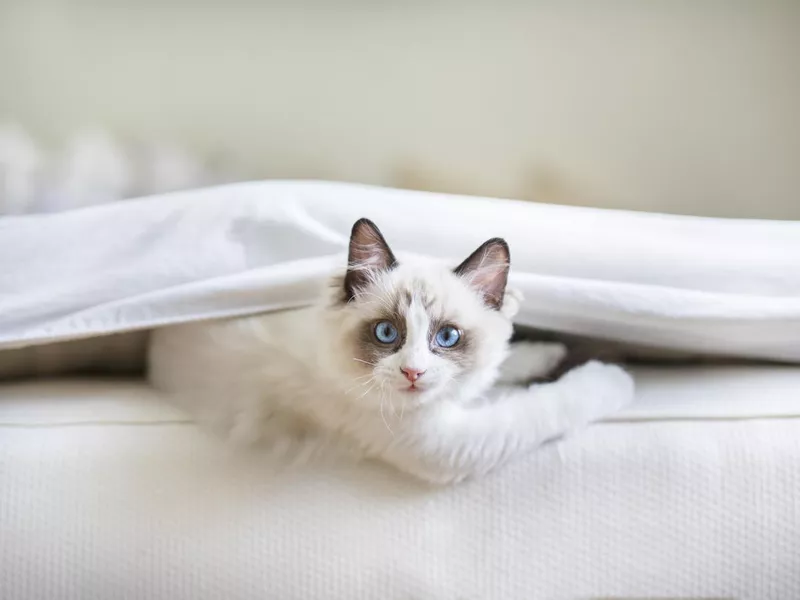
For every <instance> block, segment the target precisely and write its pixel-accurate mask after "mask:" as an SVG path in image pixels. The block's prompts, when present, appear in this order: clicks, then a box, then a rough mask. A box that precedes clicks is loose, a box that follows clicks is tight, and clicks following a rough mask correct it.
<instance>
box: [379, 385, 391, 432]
mask: <svg viewBox="0 0 800 600" xmlns="http://www.w3.org/2000/svg"><path fill="white" fill-rule="evenodd" d="M380 409H381V419H382V420H383V424H384V425H386V429H388V430H389V433H391V434H392V437H394V431H392V428H391V427H389V423H388V422H387V421H386V415H384V414H383V395H381V403H380Z"/></svg>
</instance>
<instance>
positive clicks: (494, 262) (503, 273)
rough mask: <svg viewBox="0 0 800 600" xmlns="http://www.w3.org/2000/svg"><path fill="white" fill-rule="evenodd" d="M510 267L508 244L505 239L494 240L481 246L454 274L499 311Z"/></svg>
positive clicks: (487, 303)
mask: <svg viewBox="0 0 800 600" xmlns="http://www.w3.org/2000/svg"><path fill="white" fill-rule="evenodd" d="M510 267H511V253H510V252H509V251H508V244H506V241H505V240H503V239H500V238H492V239H491V240H489V241H487V242H484V243H483V244H481V246H480V247H479V248H478V249H477V250H475V252H473V253H472V254H470V255H469V258H467V260H465V261H464V262H462V263H461V264H460V265H458V266H457V267H456V268H455V271H454V272H455V274H456V275H458V276H459V277H462V278H464V279H465V280H466V282H467V283H468V284H469V286H470V287H472V288H473V289H475V291H477V292H478V293H479V294H480V295H481V296H482V297H483V301H484V302H485V303H486V305H487V306H489V307H490V308H493V309H496V310H499V309H500V307H501V306H503V297H504V296H505V292H506V284H507V283H508V270H509V268H510Z"/></svg>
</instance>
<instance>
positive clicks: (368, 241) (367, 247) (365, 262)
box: [349, 219, 396, 270]
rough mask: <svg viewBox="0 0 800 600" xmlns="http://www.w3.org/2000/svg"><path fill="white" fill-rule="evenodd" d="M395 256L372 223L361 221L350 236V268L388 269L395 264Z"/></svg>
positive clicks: (365, 220)
mask: <svg viewBox="0 0 800 600" xmlns="http://www.w3.org/2000/svg"><path fill="white" fill-rule="evenodd" d="M395 262H396V261H395V258H394V254H392V250H391V249H390V248H389V245H388V244H387V243H386V240H385V239H384V238H383V235H382V234H381V232H380V230H379V229H378V228H377V227H376V226H375V224H374V223H373V222H372V221H369V220H367V219H361V220H359V221H357V222H356V224H355V225H354V226H353V232H352V234H351V235H350V256H349V263H350V264H349V266H350V267H352V268H357V269H375V270H378V269H388V268H391V267H392V266H394V264H395Z"/></svg>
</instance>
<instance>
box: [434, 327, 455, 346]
mask: <svg viewBox="0 0 800 600" xmlns="http://www.w3.org/2000/svg"><path fill="white" fill-rule="evenodd" d="M435 339H436V345H437V346H441V347H442V348H452V347H453V346H455V345H456V344H457V343H458V340H460V339H461V332H460V331H459V330H458V329H456V328H455V327H453V326H452V325H445V326H444V327H442V328H441V329H440V330H439V331H437V332H436V338H435Z"/></svg>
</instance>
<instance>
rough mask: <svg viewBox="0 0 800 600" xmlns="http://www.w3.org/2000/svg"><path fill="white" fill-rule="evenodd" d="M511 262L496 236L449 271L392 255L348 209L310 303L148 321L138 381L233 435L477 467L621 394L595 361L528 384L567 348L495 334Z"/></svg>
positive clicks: (450, 470) (429, 475)
mask: <svg viewBox="0 0 800 600" xmlns="http://www.w3.org/2000/svg"><path fill="white" fill-rule="evenodd" d="M509 266H510V262H509V251H508V246H507V245H506V243H505V241H503V240H501V239H492V240H489V241H487V242H486V243H484V244H483V245H482V246H480V248H478V249H477V250H476V251H475V252H473V253H472V254H471V255H470V256H469V258H467V259H466V260H465V261H464V262H462V263H461V264H460V265H458V266H457V267H456V268H455V269H452V268H448V267H446V266H443V265H440V264H438V263H437V262H434V261H432V260H421V259H417V260H410V259H409V260H407V261H406V260H404V261H403V262H398V260H397V259H396V258H395V256H394V254H393V253H392V251H391V249H390V248H389V246H388V245H387V243H386V241H385V240H384V238H383V236H382V235H381V233H380V231H379V230H378V228H377V227H376V226H375V225H374V224H373V223H371V222H370V221H368V220H367V219H361V220H360V221H358V222H357V223H356V224H355V225H354V227H353V231H352V236H351V239H350V249H349V260H348V267H347V272H346V274H345V275H344V276H339V277H337V278H335V279H334V280H333V282H332V285H331V286H330V288H329V290H328V292H327V293H326V294H325V295H324V297H323V298H322V299H321V301H320V302H319V303H318V304H317V306H315V307H313V308H309V309H302V310H294V311H285V312H275V313H270V314H265V315H260V316H254V317H248V318H236V319H228V320H220V321H212V322H204V323H191V324H186V325H178V326H171V327H167V328H163V329H160V330H157V331H155V332H154V334H153V338H152V342H151V344H152V345H151V349H150V356H149V361H150V376H151V380H152V382H153V383H154V384H155V385H156V387H158V388H160V389H162V390H164V391H167V392H171V393H173V394H174V395H175V398H176V399H177V400H178V401H179V403H180V404H182V405H183V406H184V407H186V408H188V409H189V410H190V411H191V412H193V413H194V415H195V416H196V417H197V418H198V420H200V421H201V422H210V423H215V424H217V425H218V426H220V427H222V428H223V429H225V430H227V431H228V433H229V434H230V435H231V436H232V437H233V438H234V439H238V440H246V441H257V440H260V439H263V438H271V439H272V441H273V442H278V440H280V439H285V437H286V436H299V435H303V434H308V432H309V431H310V432H312V436H313V437H314V438H315V439H317V440H319V441H320V443H322V441H324V440H326V439H327V440H332V439H335V440H338V441H342V442H345V443H346V444H347V445H348V446H349V447H350V448H351V449H353V450H355V451H356V452H357V453H358V454H360V455H361V456H365V457H371V458H378V459H381V460H383V461H385V462H387V463H390V464H392V465H394V466H395V467H397V468H398V469H400V470H402V471H405V472H407V473H410V474H412V475H415V476H417V477H419V478H422V479H425V480H428V481H431V482H437V483H447V482H457V481H460V480H462V479H465V478H468V477H473V476H479V475H483V474H485V473H487V472H489V471H491V470H492V469H494V468H495V467H498V466H499V465H502V464H503V463H505V462H507V461H508V460H510V459H512V458H514V457H516V456H519V455H520V454H523V453H525V452H527V451H529V450H532V449H534V448H536V447H537V446H539V445H540V444H542V443H543V442H545V441H547V440H550V439H552V438H555V437H558V436H561V435H563V434H565V433H568V432H569V431H571V430H574V429H576V428H579V427H581V426H582V425H585V424H586V423H588V422H590V421H593V420H595V419H598V418H600V417H603V416H606V415H609V414H611V413H613V412H614V411H616V410H618V409H619V408H621V407H622V406H624V405H626V404H627V403H629V402H630V401H631V399H632V397H633V381H632V379H631V377H630V376H629V375H628V374H627V373H626V372H625V371H623V370H622V369H621V368H619V367H617V366H614V365H607V364H601V363H599V362H590V363H587V364H585V365H582V366H580V367H578V368H576V369H574V370H572V371H570V372H569V373H567V374H566V375H564V376H563V377H562V378H561V379H559V380H558V381H556V382H553V383H546V384H529V382H530V381H531V380H533V379H535V378H538V377H542V376H546V375H547V374H548V373H549V372H550V371H551V370H552V369H553V368H555V367H556V366H557V365H558V364H559V363H560V362H561V360H562V359H563V357H564V354H565V349H564V347H563V346H562V345H560V344H555V343H531V342H522V343H517V344H512V345H511V346H509V344H508V340H509V338H510V337H511V333H512V324H511V319H512V317H513V316H514V314H515V312H516V310H517V307H518V298H517V296H516V295H515V294H514V293H513V292H511V291H510V290H509V291H507V290H506V280H507V278H508V271H509ZM268 441H269V440H268Z"/></svg>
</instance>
